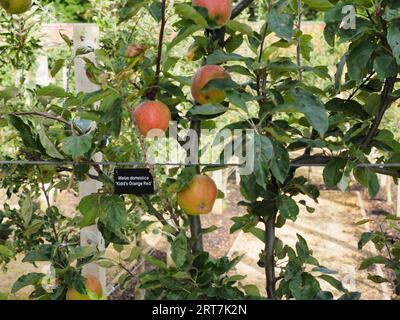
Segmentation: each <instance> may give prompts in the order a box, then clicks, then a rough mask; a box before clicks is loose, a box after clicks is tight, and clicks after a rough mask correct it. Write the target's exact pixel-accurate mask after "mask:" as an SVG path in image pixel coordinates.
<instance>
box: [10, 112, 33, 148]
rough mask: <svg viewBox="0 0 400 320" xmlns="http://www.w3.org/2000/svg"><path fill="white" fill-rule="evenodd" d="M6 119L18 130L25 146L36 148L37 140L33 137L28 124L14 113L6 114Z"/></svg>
mask: <svg viewBox="0 0 400 320" xmlns="http://www.w3.org/2000/svg"><path fill="white" fill-rule="evenodd" d="M8 121H9V122H10V124H11V125H12V126H13V127H14V128H15V129H17V130H18V132H19V135H20V137H21V139H22V142H23V143H24V145H25V146H26V147H28V148H32V149H37V148H38V145H37V142H36V140H35V139H34V137H33V134H32V130H31V127H30V126H28V125H27V124H26V123H25V122H23V121H22V119H21V118H19V117H17V116H14V115H8Z"/></svg>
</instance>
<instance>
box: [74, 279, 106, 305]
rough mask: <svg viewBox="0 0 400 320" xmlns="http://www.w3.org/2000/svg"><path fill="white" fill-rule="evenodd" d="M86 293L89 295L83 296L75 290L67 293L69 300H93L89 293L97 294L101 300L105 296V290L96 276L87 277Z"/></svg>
mask: <svg viewBox="0 0 400 320" xmlns="http://www.w3.org/2000/svg"><path fill="white" fill-rule="evenodd" d="M86 292H87V294H81V293H79V292H78V291H76V290H75V289H73V288H70V289H68V291H67V296H66V298H67V300H91V298H90V296H89V292H91V293H95V294H96V296H97V297H99V298H101V297H102V296H103V288H102V287H101V283H100V282H99V280H97V278H96V277H95V276H87V277H86Z"/></svg>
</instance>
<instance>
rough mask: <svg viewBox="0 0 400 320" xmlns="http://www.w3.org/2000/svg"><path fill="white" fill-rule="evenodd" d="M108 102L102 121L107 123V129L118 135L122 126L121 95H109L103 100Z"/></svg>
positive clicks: (115, 135)
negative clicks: (108, 97)
mask: <svg viewBox="0 0 400 320" xmlns="http://www.w3.org/2000/svg"><path fill="white" fill-rule="evenodd" d="M106 101H107V103H108V107H107V109H106V112H105V114H104V116H103V121H104V122H105V123H106V124H107V131H108V132H110V133H111V134H112V135H113V136H114V137H118V136H119V134H120V132H121V126H122V112H123V104H122V98H121V97H114V96H112V97H110V99H106V100H104V101H103V102H104V103H106Z"/></svg>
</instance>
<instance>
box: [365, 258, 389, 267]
mask: <svg viewBox="0 0 400 320" xmlns="http://www.w3.org/2000/svg"><path fill="white" fill-rule="evenodd" d="M386 262H388V259H387V258H385V257H382V256H376V257H371V258H367V259H364V260H363V261H362V262H361V265H360V270H364V269H367V268H369V267H370V266H372V265H373V264H385V263H386Z"/></svg>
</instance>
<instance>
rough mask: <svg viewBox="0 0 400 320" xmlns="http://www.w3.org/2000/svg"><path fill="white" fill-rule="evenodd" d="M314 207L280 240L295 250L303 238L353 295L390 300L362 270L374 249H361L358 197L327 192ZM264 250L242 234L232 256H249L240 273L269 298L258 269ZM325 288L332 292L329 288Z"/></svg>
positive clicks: (288, 227)
mask: <svg viewBox="0 0 400 320" xmlns="http://www.w3.org/2000/svg"><path fill="white" fill-rule="evenodd" d="M300 199H301V198H299V200H300ZM309 205H311V202H309ZM314 207H316V211H315V212H314V213H313V214H310V213H307V212H306V210H305V209H304V210H303V209H301V212H300V215H299V218H298V219H297V221H296V222H295V223H293V222H288V223H287V225H286V226H285V227H283V228H282V229H279V230H278V231H277V236H278V237H279V238H280V239H281V240H282V241H283V242H284V243H286V244H289V245H291V246H294V244H295V243H296V240H297V238H296V234H297V233H298V234H300V235H302V236H303V237H304V238H305V239H306V240H307V242H308V245H309V247H310V249H311V250H313V254H314V256H315V257H316V258H317V259H318V260H319V262H320V263H321V264H322V265H323V266H325V267H327V268H329V269H332V270H335V271H337V272H338V274H337V275H336V276H337V277H338V278H339V279H340V280H342V281H343V284H344V285H345V287H346V288H348V289H349V290H352V291H354V290H356V291H360V292H361V293H362V299H367V300H381V299H389V298H390V296H389V291H388V290H387V288H385V287H384V286H382V285H379V284H374V283H373V282H371V281H369V280H367V276H368V272H367V271H359V270H358V266H359V265H360V263H361V260H362V259H363V258H364V257H368V256H371V255H372V254H373V252H372V248H371V247H366V250H365V251H359V250H358V249H357V242H358V239H359V236H360V235H361V233H362V232H364V231H365V230H364V229H363V227H362V226H361V227H360V226H356V225H355V222H356V221H359V220H361V219H363V216H362V213H361V210H360V207H359V203H358V198H357V194H356V193H354V192H346V193H343V192H340V191H323V192H322V193H321V198H320V201H319V204H318V205H316V206H314ZM262 248H263V243H261V241H259V240H257V239H255V238H254V237H253V236H251V235H249V234H244V233H241V234H240V236H239V237H238V239H237V240H236V242H235V244H234V245H233V247H232V249H231V251H230V253H229V255H230V256H236V255H238V254H245V256H244V258H243V260H242V261H241V262H240V263H239V265H238V266H237V272H238V273H239V274H248V275H249V276H248V277H247V279H246V283H253V284H256V285H257V286H258V287H259V288H260V290H261V291H262V292H263V293H264V294H265V290H264V286H265V284H264V279H265V277H264V273H263V270H262V269H260V268H258V267H257V266H256V262H257V260H258V253H259V252H260V251H261V249H262ZM370 271H374V270H370ZM323 288H325V289H331V288H330V287H329V285H325V284H323Z"/></svg>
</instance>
